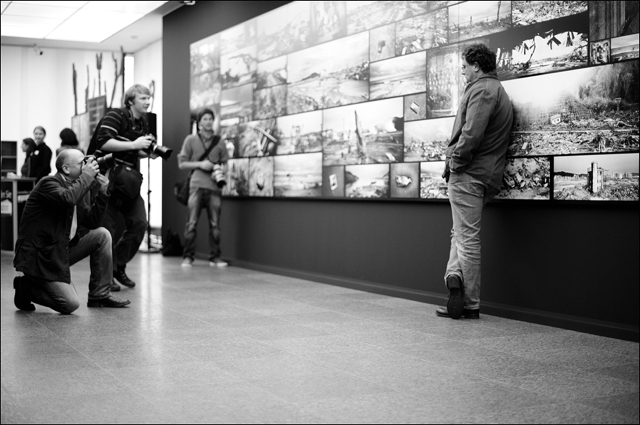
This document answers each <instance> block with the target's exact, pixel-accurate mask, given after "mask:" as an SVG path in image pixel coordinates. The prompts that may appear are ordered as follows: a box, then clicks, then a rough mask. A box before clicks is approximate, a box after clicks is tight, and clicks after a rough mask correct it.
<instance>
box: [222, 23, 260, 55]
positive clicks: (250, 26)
mask: <svg viewBox="0 0 640 425" xmlns="http://www.w3.org/2000/svg"><path fill="white" fill-rule="evenodd" d="M256 24H257V20H256V19H251V20H250V21H246V22H243V23H241V24H239V25H236V26H235V27H231V28H229V29H226V30H224V31H222V32H221V33H220V54H221V55H229V54H233V53H235V52H238V51H240V50H242V49H245V48H247V47H249V46H255V45H256V43H257V42H258V40H257V37H256V35H257V32H256V31H257V25H256ZM254 57H255V56H254Z"/></svg>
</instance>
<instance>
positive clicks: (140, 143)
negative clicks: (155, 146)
mask: <svg viewBox="0 0 640 425" xmlns="http://www.w3.org/2000/svg"><path fill="white" fill-rule="evenodd" d="M151 142H153V136H152V135H150V134H147V135H146V136H140V137H138V138H137V139H136V140H135V141H134V142H133V143H134V146H135V149H137V150H142V151H144V150H147V149H148V148H149V146H150V145H151Z"/></svg>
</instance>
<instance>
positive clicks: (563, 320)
mask: <svg viewBox="0 0 640 425" xmlns="http://www.w3.org/2000/svg"><path fill="white" fill-rule="evenodd" d="M232 261H233V265H234V266H237V267H243V268H247V269H251V270H256V271H261V272H265V273H273V274H277V275H281V276H288V277H295V278H299V279H305V280H310V281H313V282H318V283H326V284H329V285H335V286H341V287H345V288H349V289H356V290H360V291H366V292H372V293H375V294H381V295H388V296H391V297H396V298H405V299H408V300H412V301H419V302H424V303H428V304H439V305H442V302H443V297H444V294H437V293H433V292H427V291H416V290H411V289H406V288H401V287H393V286H389V285H381V284H376V283H371V282H365V281H360V280H357V279H346V278H342V277H338V276H330V275H325V274H321V273H311V272H306V271H301V270H293V269H285V268H281V267H274V266H268V265H264V264H258V263H252V262H248V261H242V260H235V261H234V260H232ZM443 292H444V290H443ZM482 312H483V313H486V314H490V315H493V316H498V317H504V318H506V319H513V320H520V321H523V322H530V323H536V324H539V325H545V326H553V327H557V328H561V329H567V330H572V331H577V332H584V333H590V334H594V335H599V336H605V337H609V338H616V339H622V340H626V341H633V342H639V336H640V335H639V327H638V326H629V325H625V324H620V323H614V322H606V321H602V320H593V319H589V318H584V317H577V316H570V315H565V314H558V313H551V312H548V311H541V310H534V309H528V308H520V307H514V306H510V305H505V304H499V303H491V302H483V303H482Z"/></svg>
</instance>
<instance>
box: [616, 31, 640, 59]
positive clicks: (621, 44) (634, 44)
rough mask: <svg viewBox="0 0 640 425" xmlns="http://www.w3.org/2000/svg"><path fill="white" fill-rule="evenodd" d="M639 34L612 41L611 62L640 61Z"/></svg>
mask: <svg viewBox="0 0 640 425" xmlns="http://www.w3.org/2000/svg"><path fill="white" fill-rule="evenodd" d="M638 53H639V52H638V34H634V35H625V36H623V37H616V38H612V39H611V61H612V62H620V61H624V60H629V59H638V57H639V55H638Z"/></svg>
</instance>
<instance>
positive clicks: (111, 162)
mask: <svg viewBox="0 0 640 425" xmlns="http://www.w3.org/2000/svg"><path fill="white" fill-rule="evenodd" d="M92 158H93V159H95V160H96V162H97V163H98V167H99V168H100V174H106V173H107V171H108V170H109V169H111V168H113V167H115V166H116V158H115V157H114V156H113V154H112V153H109V154H106V155H105V154H104V153H103V152H102V151H99V150H98V151H96V152H95V155H87V156H85V157H84V160H83V161H82V162H83V164H86V163H87V162H88V161H89V159H92Z"/></svg>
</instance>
